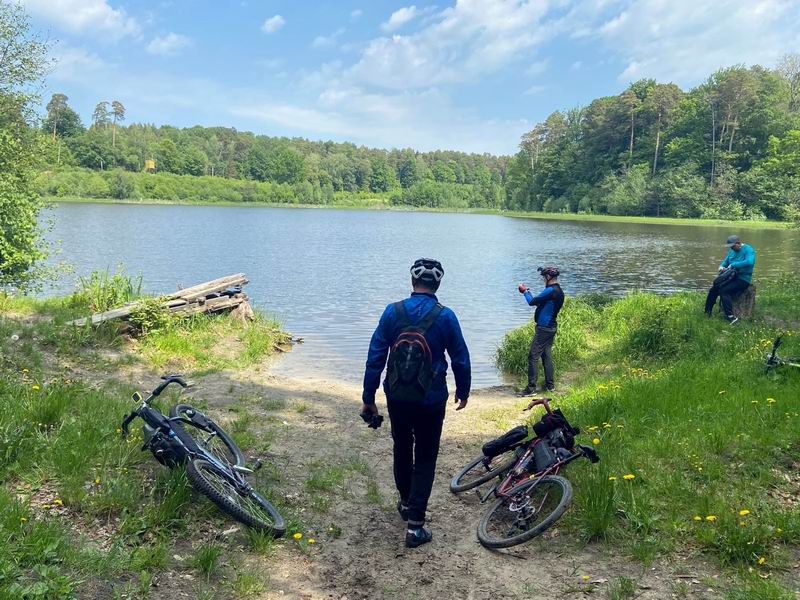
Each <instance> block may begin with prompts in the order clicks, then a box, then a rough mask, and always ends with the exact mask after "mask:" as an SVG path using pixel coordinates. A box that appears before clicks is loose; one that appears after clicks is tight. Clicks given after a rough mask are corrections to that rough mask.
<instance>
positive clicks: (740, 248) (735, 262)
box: [706, 235, 756, 325]
mask: <svg viewBox="0 0 800 600" xmlns="http://www.w3.org/2000/svg"><path fill="white" fill-rule="evenodd" d="M725 245H726V246H728V254H726V255H725V258H723V259H722V262H721V263H720V265H719V272H720V274H722V273H725V272H727V273H729V274H730V278H728V279H727V280H726V281H724V282H723V283H722V284H717V283H715V284H714V285H712V286H711V289H710V290H708V296H707V297H706V314H707V315H708V316H709V317H710V316H711V311H712V310H713V309H714V305H715V304H716V303H717V298H718V297H719V298H721V300H722V310H723V312H724V313H725V318H726V319H727V320H728V323H730V324H731V325H733V324H734V323H736V321H738V320H739V319H738V318H737V317H736V316H734V314H733V297H734V296H737V295H738V294H740V293H741V292H743V291H744V290H746V289H747V288H748V286H749V285H750V282H751V281H752V280H753V268H754V267H755V264H756V251H755V249H753V247H752V246H751V245H749V244H744V243H742V240H741V239H740V238H739V236H738V235H732V236H730V237H729V238H728V240H727V242H726V243H725ZM729 270H732V272H731V271H729Z"/></svg>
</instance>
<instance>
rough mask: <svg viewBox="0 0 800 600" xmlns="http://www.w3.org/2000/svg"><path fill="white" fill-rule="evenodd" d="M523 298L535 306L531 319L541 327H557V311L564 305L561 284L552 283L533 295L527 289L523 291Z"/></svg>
mask: <svg viewBox="0 0 800 600" xmlns="http://www.w3.org/2000/svg"><path fill="white" fill-rule="evenodd" d="M525 300H527V301H528V304H530V305H531V306H535V307H536V312H535V313H534V315H533V320H534V321H536V324H537V325H541V326H542V327H557V326H558V320H557V318H558V313H559V311H560V310H561V307H562V306H563V305H564V292H563V291H562V290H561V286H560V285H558V284H557V283H553V284H551V285H548V286H547V287H546V288H544V289H543V290H542V291H541V292H539V293H538V294H536V295H535V296H534V295H533V294H531V293H530V291H529V290H526V291H525Z"/></svg>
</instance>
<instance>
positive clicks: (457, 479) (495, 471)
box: [450, 448, 517, 494]
mask: <svg viewBox="0 0 800 600" xmlns="http://www.w3.org/2000/svg"><path fill="white" fill-rule="evenodd" d="M509 454H510V455H511V456H510V457H509V456H508V455H509ZM504 456H505V457H506V458H503V457H504ZM485 459H486V457H485V456H484V455H483V454H481V455H480V456H478V457H477V458H475V459H474V460H472V461H470V462H469V463H468V464H467V466H465V467H464V468H463V469H461V470H460V471H459V472H458V473H456V474H455V476H454V477H453V479H451V480H450V491H451V492H453V493H454V494H459V493H461V492H466V491H467V490H471V489H473V488H476V487H478V486H480V485H483V484H484V483H486V482H487V481H491V480H492V479H494V478H495V477H501V476H502V475H504V474H505V473H507V472H508V471H509V470H510V469H511V468H512V467H513V466H514V463H516V462H517V448H512V449H510V450H506V451H505V452H503V453H502V454H499V455H497V456H495V457H493V458H492V461H491V462H494V461H496V460H500V462H499V466H497V467H495V468H490V469H489V470H488V471H486V473H484V474H482V475H479V476H478V477H476V478H475V479H470V480H468V481H465V480H464V478H465V477H466V475H467V474H468V473H469V472H470V471H471V470H473V469H475V468H476V467H478V466H479V465H480V464H481V463H483V461H484V460H485ZM490 464H491V463H490ZM484 468H485V467H484Z"/></svg>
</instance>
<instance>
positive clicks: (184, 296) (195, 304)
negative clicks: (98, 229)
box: [68, 273, 247, 327]
mask: <svg viewBox="0 0 800 600" xmlns="http://www.w3.org/2000/svg"><path fill="white" fill-rule="evenodd" d="M246 283H247V277H246V276H245V274H244V273H237V274H235V275H228V276H227V277H221V278H219V279H214V280H212V281H207V282H205V283H201V284H198V285H194V286H192V287H188V288H184V289H182V290H178V291H177V292H174V293H172V294H169V295H167V296H165V297H164V304H163V308H164V309H165V310H169V311H170V312H188V313H198V312H220V311H223V310H230V309H232V308H235V307H237V306H239V305H240V304H241V303H242V302H247V294H245V293H243V292H242V291H241V286H243V285H245V284H246ZM138 305H139V302H130V303H128V304H126V305H124V306H121V307H119V308H115V309H113V310H108V311H105V312H102V313H97V314H94V315H92V316H91V317H86V318H82V319H75V320H74V321H70V322H69V323H68V325H76V326H78V327H84V326H85V325H86V324H87V323H91V325H92V326H93V327H94V326H97V325H99V324H100V323H104V322H106V321H111V320H114V319H122V320H126V319H128V318H129V317H130V316H131V313H133V311H134V310H136V307H137V306H138Z"/></svg>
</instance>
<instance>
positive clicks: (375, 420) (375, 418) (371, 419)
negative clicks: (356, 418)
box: [359, 411, 383, 429]
mask: <svg viewBox="0 0 800 600" xmlns="http://www.w3.org/2000/svg"><path fill="white" fill-rule="evenodd" d="M359 415H361V418H362V419H364V423H366V424H367V426H368V427H369V428H370V429H377V428H378V427H380V426H381V423H383V415H376V414H375V413H373V412H369V411H364V412H362V413H359Z"/></svg>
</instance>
